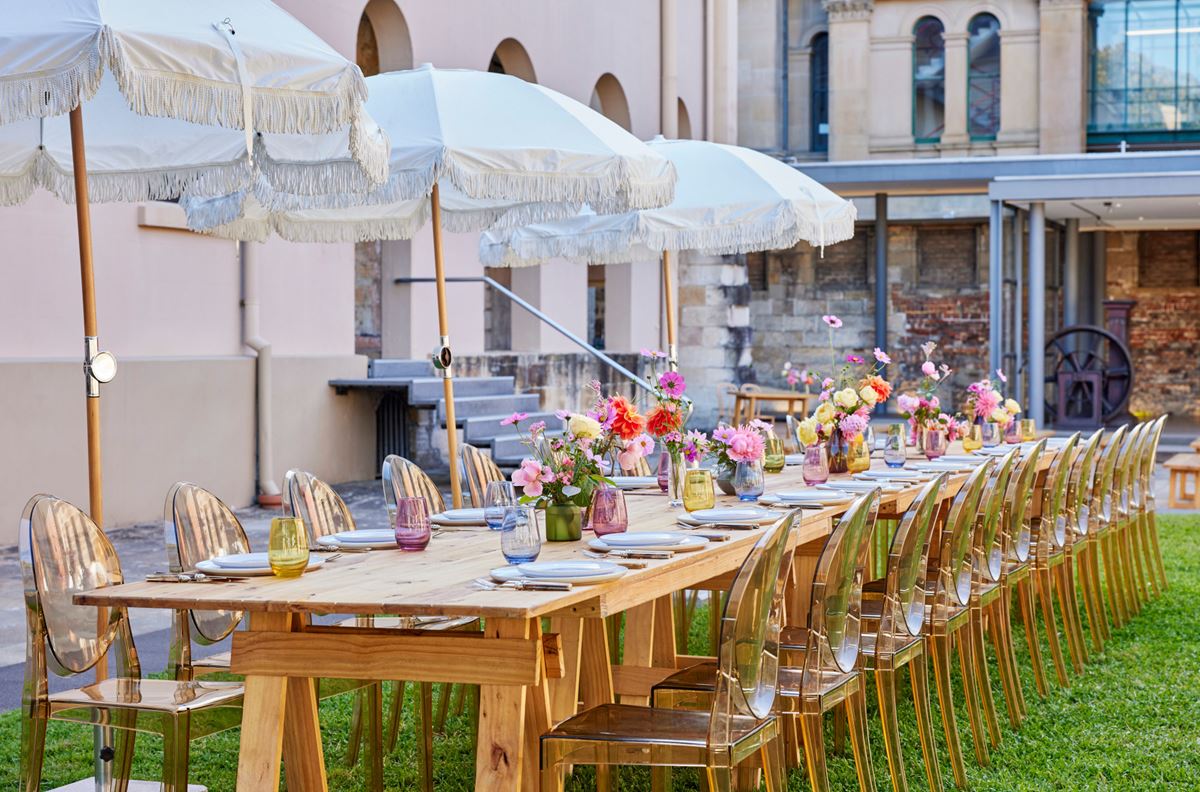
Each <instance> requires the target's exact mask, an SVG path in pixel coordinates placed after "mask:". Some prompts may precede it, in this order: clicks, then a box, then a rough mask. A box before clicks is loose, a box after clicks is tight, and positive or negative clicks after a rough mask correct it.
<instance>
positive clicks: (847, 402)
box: [833, 388, 858, 410]
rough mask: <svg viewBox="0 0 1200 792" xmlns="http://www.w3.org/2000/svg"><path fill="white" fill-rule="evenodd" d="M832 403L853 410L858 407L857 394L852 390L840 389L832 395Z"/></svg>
mask: <svg viewBox="0 0 1200 792" xmlns="http://www.w3.org/2000/svg"><path fill="white" fill-rule="evenodd" d="M833 401H834V403H835V404H837V406H839V407H844V408H845V409H847V410H853V409H854V408H856V407H858V394H857V393H856V392H855V391H854V388H842V389H841V390H840V391H838V392H837V393H835V394H833Z"/></svg>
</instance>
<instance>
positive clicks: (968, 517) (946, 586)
mask: <svg viewBox="0 0 1200 792" xmlns="http://www.w3.org/2000/svg"><path fill="white" fill-rule="evenodd" d="M995 464H996V460H995V459H988V460H987V461H986V462H984V463H983V464H982V465H980V466H978V467H977V468H975V469H974V470H973V471H971V473H970V475H969V476H967V480H966V481H965V482H963V485H962V487H960V488H959V490H958V492H957V493H956V494H955V496H954V501H953V502H952V503H951V504H950V513H949V515H948V516H947V517H946V529H945V530H944V531H943V532H942V541H941V544H940V553H939V555H938V579H937V583H936V585H935V588H934V603H935V605H937V606H941V607H943V608H953V607H966V606H967V605H968V604H970V601H971V581H972V579H973V577H974V574H975V555H974V544H973V542H974V539H975V522H976V519H977V517H978V514H979V511H978V510H979V500H980V498H981V497H982V496H983V486H984V484H985V483H987V480H988V476H989V475H990V474H991V472H992V467H993V466H994V465H995Z"/></svg>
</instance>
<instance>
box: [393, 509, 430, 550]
mask: <svg viewBox="0 0 1200 792" xmlns="http://www.w3.org/2000/svg"><path fill="white" fill-rule="evenodd" d="M429 537H430V527H429V507H428V506H427V505H426V504H425V499H424V498H396V546H397V547H399V548H400V549H401V550H409V551H414V550H424V549H425V547H426V546H427V545H428V544H429Z"/></svg>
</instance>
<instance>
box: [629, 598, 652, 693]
mask: <svg viewBox="0 0 1200 792" xmlns="http://www.w3.org/2000/svg"><path fill="white" fill-rule="evenodd" d="M656 609H657V605H656V604H655V602H654V601H653V600H651V601H650V602H643V603H642V604H641V605H635V606H634V607H632V608H630V609H629V610H627V611H625V645H624V649H623V650H622V653H621V665H626V666H639V667H641V668H646V667H648V666H649V665H650V664H651V662H652V661H653V659H654V613H655V610H656ZM621 703H622V704H637V705H640V706H643V707H644V706H646V705H647V704H649V703H650V697H649V696H631V695H628V694H622V695H621Z"/></svg>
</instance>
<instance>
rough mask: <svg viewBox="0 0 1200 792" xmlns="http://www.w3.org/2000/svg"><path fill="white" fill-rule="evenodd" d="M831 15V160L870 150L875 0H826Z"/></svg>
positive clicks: (863, 156)
mask: <svg viewBox="0 0 1200 792" xmlns="http://www.w3.org/2000/svg"><path fill="white" fill-rule="evenodd" d="M823 5H824V8H825V12H826V13H827V14H828V15H829V159H830V160H859V159H866V158H867V154H868V152H869V150H870V137H869V123H868V120H869V115H868V108H869V107H870V106H871V100H870V97H871V86H870V61H871V12H872V11H873V10H874V8H875V3H874V0H824V3H823Z"/></svg>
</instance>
